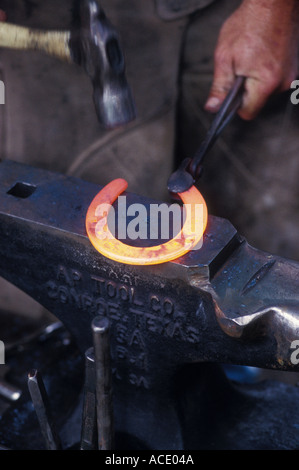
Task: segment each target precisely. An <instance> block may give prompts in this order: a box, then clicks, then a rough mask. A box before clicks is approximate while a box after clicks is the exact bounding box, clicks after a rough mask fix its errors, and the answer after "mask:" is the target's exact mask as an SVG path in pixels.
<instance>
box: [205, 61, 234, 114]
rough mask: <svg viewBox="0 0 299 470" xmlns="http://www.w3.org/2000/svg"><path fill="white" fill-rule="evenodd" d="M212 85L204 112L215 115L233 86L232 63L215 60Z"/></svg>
mask: <svg viewBox="0 0 299 470" xmlns="http://www.w3.org/2000/svg"><path fill="white" fill-rule="evenodd" d="M214 67H215V69H214V78H213V83H212V86H211V89H210V92H209V96H208V99H207V101H206V103H205V106H204V108H205V110H206V111H210V112H212V113H215V112H217V111H218V110H219V108H220V106H221V104H222V102H223V100H224V98H225V97H226V95H227V93H228V92H229V90H230V89H231V87H232V86H233V83H234V80H235V73H234V70H233V65H232V62H230V61H225V60H219V59H217V55H216V58H215V66H214Z"/></svg>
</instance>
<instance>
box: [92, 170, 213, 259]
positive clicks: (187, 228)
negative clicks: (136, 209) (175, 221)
mask: <svg viewBox="0 0 299 470" xmlns="http://www.w3.org/2000/svg"><path fill="white" fill-rule="evenodd" d="M127 187H128V183H127V182H126V181H125V180H123V179H120V178H119V179H115V180H113V181H111V182H110V183H109V184H107V186H105V187H104V188H103V189H102V190H101V191H100V192H99V193H98V194H97V195H96V196H95V198H94V199H93V201H92V202H91V204H90V206H89V208H88V211H87V215H86V231H87V234H88V237H89V239H90V241H91V243H92V244H93V246H94V247H95V249H96V250H97V251H99V252H100V253H102V254H103V255H104V256H106V257H107V258H110V259H112V260H114V261H118V262H120V263H125V264H141V265H149V264H160V263H165V262H167V261H171V260H173V259H176V258H179V257H180V256H182V255H184V254H186V253H187V252H188V251H190V250H192V249H193V248H194V247H195V246H196V245H197V243H198V242H199V241H200V240H201V238H202V236H203V233H204V231H205V228H206V225H207V220H208V211H207V206H206V203H205V200H204V198H203V197H202V195H201V194H200V192H199V191H198V190H197V189H196V188H195V186H192V187H191V188H190V189H188V190H187V191H184V192H183V193H179V196H180V198H181V199H182V201H183V203H184V207H185V210H186V219H185V222H184V225H183V227H182V229H181V231H180V232H179V233H178V234H177V235H176V236H175V237H174V238H172V239H171V240H169V241H167V242H166V243H163V244H162V245H156V246H151V247H135V246H129V245H126V244H125V243H122V242H121V241H120V240H118V239H116V238H115V237H114V236H113V235H112V233H111V231H110V229H109V227H108V223H107V218H108V213H109V209H110V208H111V206H112V204H113V202H114V201H115V200H116V199H117V198H118V196H119V195H120V194H121V193H122V192H123V191H125V190H126V189H127ZM198 205H201V206H198ZM198 207H202V210H200V211H198V210H196V209H197V208H198ZM195 227H197V228H198V227H199V228H200V230H197V231H196V232H195V230H194V228H195Z"/></svg>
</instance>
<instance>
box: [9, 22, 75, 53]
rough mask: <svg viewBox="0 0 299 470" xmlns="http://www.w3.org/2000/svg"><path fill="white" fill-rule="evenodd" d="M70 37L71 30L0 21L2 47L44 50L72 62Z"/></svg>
mask: <svg viewBox="0 0 299 470" xmlns="http://www.w3.org/2000/svg"><path fill="white" fill-rule="evenodd" d="M69 39H70V32H69V31H41V30H37V29H30V28H25V27H23V26H17V25H14V24H9V23H0V47H8V48H11V49H31V50H38V51H43V52H46V53H47V54H49V55H51V56H54V57H56V58H58V59H61V60H64V61H67V62H72V58H71V53H70V48H69Z"/></svg>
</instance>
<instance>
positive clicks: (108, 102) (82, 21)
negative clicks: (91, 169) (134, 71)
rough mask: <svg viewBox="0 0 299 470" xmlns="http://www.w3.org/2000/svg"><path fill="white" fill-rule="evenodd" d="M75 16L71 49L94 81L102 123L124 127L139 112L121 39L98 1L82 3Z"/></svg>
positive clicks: (108, 126)
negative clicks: (134, 99) (133, 95)
mask: <svg viewBox="0 0 299 470" xmlns="http://www.w3.org/2000/svg"><path fill="white" fill-rule="evenodd" d="M75 15H76V23H77V24H75V26H74V28H73V29H72V33H71V39H70V49H71V52H72V55H73V60H74V62H76V63H78V64H79V65H82V66H83V67H84V69H85V70H86V72H87V74H88V76H89V77H90V79H91V81H92V84H93V99H94V103H95V107H96V112H97V116H98V118H99V121H100V122H101V123H102V124H103V125H104V126H105V127H106V128H114V127H117V126H120V125H124V124H126V123H128V122H130V121H132V120H133V119H134V118H135V116H136V112H135V104H134V101H133V97H132V94H131V90H130V88H129V85H128V83H127V79H126V75H125V60H124V55H123V52H122V49H121V46H120V40H119V36H118V34H117V32H116V30H115V28H114V27H113V26H112V25H111V23H110V22H109V20H108V19H107V17H106V15H105V13H104V11H103V9H102V8H101V7H100V6H99V5H98V3H97V1H96V0H81V1H78V2H77V11H76V13H75Z"/></svg>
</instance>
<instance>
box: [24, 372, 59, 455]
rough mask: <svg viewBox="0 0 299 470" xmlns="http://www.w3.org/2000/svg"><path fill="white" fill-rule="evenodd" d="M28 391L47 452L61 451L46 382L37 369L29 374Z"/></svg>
mask: <svg viewBox="0 0 299 470" xmlns="http://www.w3.org/2000/svg"><path fill="white" fill-rule="evenodd" d="M28 389H29V392H30V395H31V399H32V402H33V406H34V409H35V412H36V415H37V419H38V421H39V425H40V429H41V432H42V435H43V437H44V440H45V443H46V447H47V450H60V449H61V443H60V439H59V437H58V434H57V432H56V429H55V425H54V421H53V418H52V414H51V410H50V405H49V401H48V395H47V392H46V389H45V386H44V382H43V380H42V377H41V375H40V373H39V372H38V371H37V370H35V369H34V370H32V371H31V372H29V374H28Z"/></svg>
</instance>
